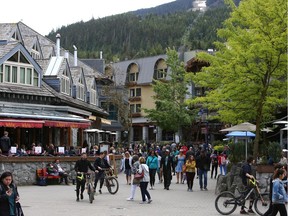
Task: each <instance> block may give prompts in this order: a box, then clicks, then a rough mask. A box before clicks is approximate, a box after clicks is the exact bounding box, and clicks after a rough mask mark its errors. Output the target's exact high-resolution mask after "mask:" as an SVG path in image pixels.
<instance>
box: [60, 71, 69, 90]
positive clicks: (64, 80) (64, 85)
mask: <svg viewBox="0 0 288 216" xmlns="http://www.w3.org/2000/svg"><path fill="white" fill-rule="evenodd" d="M70 90H71V88H70V79H69V75H68V71H67V70H64V71H63V74H62V77H61V92H62V93H64V94H68V95H70Z"/></svg>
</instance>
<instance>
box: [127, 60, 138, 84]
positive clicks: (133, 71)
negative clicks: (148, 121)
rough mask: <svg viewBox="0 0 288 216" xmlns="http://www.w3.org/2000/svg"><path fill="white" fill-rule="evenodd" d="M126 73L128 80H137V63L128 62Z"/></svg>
mask: <svg viewBox="0 0 288 216" xmlns="http://www.w3.org/2000/svg"><path fill="white" fill-rule="evenodd" d="M127 73H128V76H127V78H128V82H137V80H138V76H139V67H138V65H137V64H135V63H133V64H130V65H129V67H128V69H127Z"/></svg>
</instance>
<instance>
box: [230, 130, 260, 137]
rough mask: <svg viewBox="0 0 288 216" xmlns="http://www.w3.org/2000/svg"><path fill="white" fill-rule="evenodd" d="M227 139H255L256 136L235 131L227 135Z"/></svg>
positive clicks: (248, 132)
mask: <svg viewBox="0 0 288 216" xmlns="http://www.w3.org/2000/svg"><path fill="white" fill-rule="evenodd" d="M225 136H227V137H255V134H254V133H252V132H250V131H247V132H246V131H233V132H231V133H228V134H226V135H225Z"/></svg>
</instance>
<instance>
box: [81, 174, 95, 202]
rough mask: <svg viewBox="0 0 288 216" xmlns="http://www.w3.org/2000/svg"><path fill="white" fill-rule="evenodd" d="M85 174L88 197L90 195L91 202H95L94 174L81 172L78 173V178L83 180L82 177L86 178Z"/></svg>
mask: <svg viewBox="0 0 288 216" xmlns="http://www.w3.org/2000/svg"><path fill="white" fill-rule="evenodd" d="M84 175H85V178H86V185H85V188H86V190H87V194H88V197H89V202H90V203H93V200H94V195H95V191H94V188H93V184H94V180H93V175H92V173H83V172H81V173H78V176H77V178H78V179H80V180H82V179H84Z"/></svg>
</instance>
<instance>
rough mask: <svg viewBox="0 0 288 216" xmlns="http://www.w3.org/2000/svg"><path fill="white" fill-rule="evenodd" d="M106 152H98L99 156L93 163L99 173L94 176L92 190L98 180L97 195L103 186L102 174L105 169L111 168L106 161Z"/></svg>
mask: <svg viewBox="0 0 288 216" xmlns="http://www.w3.org/2000/svg"><path fill="white" fill-rule="evenodd" d="M106 156H107V152H100V156H99V157H97V158H96V160H95V162H94V167H95V168H96V169H97V170H98V171H99V172H98V173H97V174H96V175H95V183H94V190H96V187H97V183H98V180H100V189H99V193H100V194H102V186H103V184H104V177H105V175H104V172H105V169H108V168H111V166H110V165H109V163H108V161H107V160H106Z"/></svg>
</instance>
